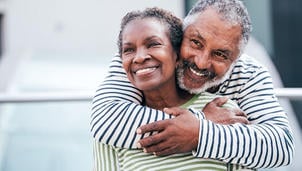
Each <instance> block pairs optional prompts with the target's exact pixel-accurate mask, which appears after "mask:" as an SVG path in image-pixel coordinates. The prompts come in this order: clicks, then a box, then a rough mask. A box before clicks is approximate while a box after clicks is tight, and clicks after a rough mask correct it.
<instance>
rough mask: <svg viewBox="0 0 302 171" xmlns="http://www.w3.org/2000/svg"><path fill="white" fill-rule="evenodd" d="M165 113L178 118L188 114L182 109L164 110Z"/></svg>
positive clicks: (171, 108)
mask: <svg viewBox="0 0 302 171" xmlns="http://www.w3.org/2000/svg"><path fill="white" fill-rule="evenodd" d="M163 111H164V112H165V113H167V114H170V115H174V116H178V115H180V114H183V113H185V112H186V111H185V109H182V108H180V107H170V108H164V110H163Z"/></svg>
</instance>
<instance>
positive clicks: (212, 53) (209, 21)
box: [178, 8, 241, 93]
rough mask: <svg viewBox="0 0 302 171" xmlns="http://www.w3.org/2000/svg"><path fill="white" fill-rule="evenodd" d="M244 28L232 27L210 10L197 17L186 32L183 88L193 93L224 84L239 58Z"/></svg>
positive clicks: (179, 73) (179, 76) (182, 74)
mask: <svg viewBox="0 0 302 171" xmlns="http://www.w3.org/2000/svg"><path fill="white" fill-rule="evenodd" d="M240 38H241V27H240V25H234V24H233V25H232V24H231V23H229V22H228V21H224V20H222V19H221V18H220V16H219V14H217V13H216V11H215V10H213V9H211V8H209V9H207V10H206V11H204V12H203V13H201V14H199V15H198V16H195V18H193V20H192V21H191V23H190V24H189V25H188V27H187V28H186V29H185V31H184V39H183V41H182V45H181V52H180V54H181V57H182V60H183V63H182V64H181V65H180V67H179V68H180V69H178V80H179V83H180V86H181V87H182V88H184V89H186V90H189V91H191V92H192V93H198V92H200V91H204V90H206V89H207V88H209V87H212V86H214V85H217V84H220V83H221V82H223V81H224V80H225V79H226V77H227V76H228V75H229V73H230V67H231V65H232V64H233V63H234V62H235V61H236V59H237V58H238V56H239V53H240V51H239V43H240V40H241V39H240Z"/></svg>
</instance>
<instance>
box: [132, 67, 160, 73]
mask: <svg viewBox="0 0 302 171" xmlns="http://www.w3.org/2000/svg"><path fill="white" fill-rule="evenodd" d="M155 69H156V67H153V68H144V69H139V70H137V71H136V74H143V73H147V72H152V71H154V70H155Z"/></svg>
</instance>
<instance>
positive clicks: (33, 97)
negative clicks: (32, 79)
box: [0, 88, 302, 103]
mask: <svg viewBox="0 0 302 171" xmlns="http://www.w3.org/2000/svg"><path fill="white" fill-rule="evenodd" d="M276 95H277V96H278V97H279V98H287V99H290V100H302V88H276ZM92 98H93V92H91V91H89V92H88V91H86V92H83V91H81V92H80V91H72V92H50V93H18V94H0V103H28V102H61V101H64V102H66V101H91V100H92Z"/></svg>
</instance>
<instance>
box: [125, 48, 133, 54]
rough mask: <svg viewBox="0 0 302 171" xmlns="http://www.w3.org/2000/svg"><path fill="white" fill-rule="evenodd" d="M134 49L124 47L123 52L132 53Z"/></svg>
mask: <svg viewBox="0 0 302 171" xmlns="http://www.w3.org/2000/svg"><path fill="white" fill-rule="evenodd" d="M133 51H134V49H133V48H124V49H123V53H131V52H133Z"/></svg>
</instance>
